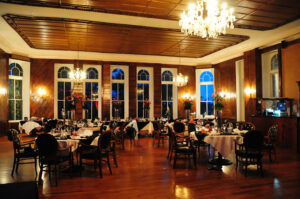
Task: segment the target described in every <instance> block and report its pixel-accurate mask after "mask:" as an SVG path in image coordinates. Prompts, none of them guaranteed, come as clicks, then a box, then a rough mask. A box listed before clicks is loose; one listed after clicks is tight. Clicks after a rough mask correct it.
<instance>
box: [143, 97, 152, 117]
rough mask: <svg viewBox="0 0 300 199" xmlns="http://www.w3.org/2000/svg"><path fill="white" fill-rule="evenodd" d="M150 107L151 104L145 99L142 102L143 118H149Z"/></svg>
mask: <svg viewBox="0 0 300 199" xmlns="http://www.w3.org/2000/svg"><path fill="white" fill-rule="evenodd" d="M150 105H151V102H150V101H149V100H148V99H146V101H144V117H145V118H149V110H150Z"/></svg>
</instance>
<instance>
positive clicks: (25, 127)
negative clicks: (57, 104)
mask: <svg viewBox="0 0 300 199" xmlns="http://www.w3.org/2000/svg"><path fill="white" fill-rule="evenodd" d="M36 127H41V125H40V124H38V123H36V122H33V121H28V122H25V123H24V124H23V125H20V126H19V129H20V131H21V132H22V130H25V133H26V134H28V135H29V134H30V131H32V129H34V128H36Z"/></svg>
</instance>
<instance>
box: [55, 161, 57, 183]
mask: <svg viewBox="0 0 300 199" xmlns="http://www.w3.org/2000/svg"><path fill="white" fill-rule="evenodd" d="M54 177H55V185H56V186H57V164H56V163H55V164H54Z"/></svg>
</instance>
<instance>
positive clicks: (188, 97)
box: [182, 93, 194, 100]
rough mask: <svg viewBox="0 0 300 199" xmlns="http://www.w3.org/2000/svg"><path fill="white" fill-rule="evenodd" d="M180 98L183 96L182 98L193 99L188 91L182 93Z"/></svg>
mask: <svg viewBox="0 0 300 199" xmlns="http://www.w3.org/2000/svg"><path fill="white" fill-rule="evenodd" d="M182 98H183V99H190V100H193V99H194V96H192V95H190V94H189V93H186V94H184V95H182Z"/></svg>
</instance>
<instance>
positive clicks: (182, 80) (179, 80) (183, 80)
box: [174, 73, 188, 87]
mask: <svg viewBox="0 0 300 199" xmlns="http://www.w3.org/2000/svg"><path fill="white" fill-rule="evenodd" d="M174 81H175V83H176V84H177V86H178V87H182V86H185V85H187V83H188V76H183V75H182V74H181V73H179V74H178V75H177V76H176V78H175V79H174Z"/></svg>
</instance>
